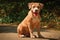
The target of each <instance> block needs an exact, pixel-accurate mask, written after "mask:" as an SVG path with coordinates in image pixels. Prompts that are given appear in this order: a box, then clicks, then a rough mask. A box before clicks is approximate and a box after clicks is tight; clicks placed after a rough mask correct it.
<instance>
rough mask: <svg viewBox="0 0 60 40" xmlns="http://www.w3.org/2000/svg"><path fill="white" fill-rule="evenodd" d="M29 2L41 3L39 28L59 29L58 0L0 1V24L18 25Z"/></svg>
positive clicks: (59, 3) (59, 1)
mask: <svg viewBox="0 0 60 40" xmlns="http://www.w3.org/2000/svg"><path fill="white" fill-rule="evenodd" d="M29 2H41V3H43V4H44V8H43V9H42V10H41V13H40V15H41V26H45V27H46V26H48V27H53V28H58V29H60V0H0V24H3V23H5V24H10V23H16V24H19V23H20V22H21V21H22V20H23V19H24V18H25V16H26V15H27V13H28V11H29V9H28V3H29Z"/></svg>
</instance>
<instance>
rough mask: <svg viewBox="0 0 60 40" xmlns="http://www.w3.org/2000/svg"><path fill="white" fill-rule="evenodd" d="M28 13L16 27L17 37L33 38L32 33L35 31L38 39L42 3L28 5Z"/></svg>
mask: <svg viewBox="0 0 60 40" xmlns="http://www.w3.org/2000/svg"><path fill="white" fill-rule="evenodd" d="M28 7H29V9H30V11H29V12H28V15H27V16H26V17H25V19H24V20H23V21H22V22H21V23H20V24H19V25H18V27H17V33H18V37H20V38H21V37H24V36H30V37H31V38H35V36H34V34H33V31H34V29H36V30H37V34H38V37H40V14H39V13H40V11H41V9H42V8H43V4H42V3H37V2H32V3H28Z"/></svg>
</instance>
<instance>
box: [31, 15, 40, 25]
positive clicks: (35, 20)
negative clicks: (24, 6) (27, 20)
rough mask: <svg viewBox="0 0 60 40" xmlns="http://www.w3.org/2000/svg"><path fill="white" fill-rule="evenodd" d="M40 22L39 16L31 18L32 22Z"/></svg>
mask: <svg viewBox="0 0 60 40" xmlns="http://www.w3.org/2000/svg"><path fill="white" fill-rule="evenodd" d="M39 22H40V18H39V17H38V16H36V17H33V18H32V23H33V24H36V23H39Z"/></svg>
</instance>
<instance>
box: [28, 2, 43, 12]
mask: <svg viewBox="0 0 60 40" xmlns="http://www.w3.org/2000/svg"><path fill="white" fill-rule="evenodd" d="M28 7H29V9H30V10H31V11H32V12H33V13H39V12H40V10H41V9H42V8H43V4H42V3H36V2H32V3H28Z"/></svg>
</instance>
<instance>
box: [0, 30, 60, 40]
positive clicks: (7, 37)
mask: <svg viewBox="0 0 60 40" xmlns="http://www.w3.org/2000/svg"><path fill="white" fill-rule="evenodd" d="M34 34H35V35H36V34H37V33H36V32H34ZM41 35H42V36H43V37H44V38H34V39H32V38H28V37H25V38H18V37H17V33H0V40H60V31H56V30H47V31H42V32H41Z"/></svg>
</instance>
